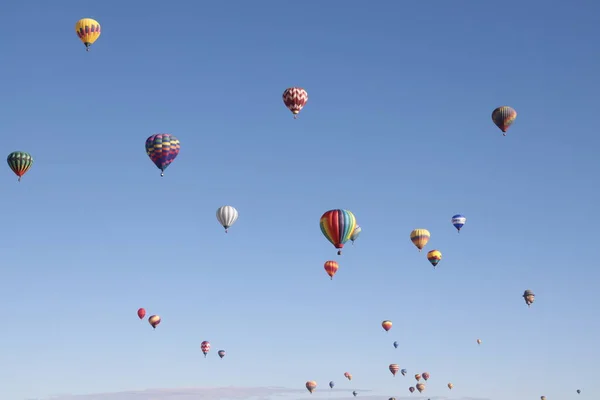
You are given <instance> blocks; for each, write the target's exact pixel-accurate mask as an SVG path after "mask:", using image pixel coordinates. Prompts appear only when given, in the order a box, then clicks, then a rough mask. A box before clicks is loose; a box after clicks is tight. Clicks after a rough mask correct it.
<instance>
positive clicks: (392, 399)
mask: <svg viewBox="0 0 600 400" xmlns="http://www.w3.org/2000/svg"><path fill="white" fill-rule="evenodd" d="M388 400H396V398H395V397H390V398H389V399H388Z"/></svg>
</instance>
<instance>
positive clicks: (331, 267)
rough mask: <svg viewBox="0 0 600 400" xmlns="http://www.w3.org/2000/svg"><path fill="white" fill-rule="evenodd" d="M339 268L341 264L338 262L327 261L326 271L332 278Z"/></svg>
mask: <svg viewBox="0 0 600 400" xmlns="http://www.w3.org/2000/svg"><path fill="white" fill-rule="evenodd" d="M339 268H340V266H339V264H338V263H337V262H335V261H325V272H327V275H329V277H330V278H331V280H333V276H334V275H335V273H336V272H337V270H338V269H339Z"/></svg>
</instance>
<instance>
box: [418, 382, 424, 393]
mask: <svg viewBox="0 0 600 400" xmlns="http://www.w3.org/2000/svg"><path fill="white" fill-rule="evenodd" d="M417 390H418V391H419V393H423V391H424V390H425V384H424V383H417Z"/></svg>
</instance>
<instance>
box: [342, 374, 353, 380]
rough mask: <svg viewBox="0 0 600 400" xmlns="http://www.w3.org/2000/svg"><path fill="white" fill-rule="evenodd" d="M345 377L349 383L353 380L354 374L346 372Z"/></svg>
mask: <svg viewBox="0 0 600 400" xmlns="http://www.w3.org/2000/svg"><path fill="white" fill-rule="evenodd" d="M344 376H345V377H346V378H348V380H349V381H351V380H352V374H351V373H350V372H344Z"/></svg>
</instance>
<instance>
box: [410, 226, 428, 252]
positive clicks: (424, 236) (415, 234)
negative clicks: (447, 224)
mask: <svg viewBox="0 0 600 400" xmlns="http://www.w3.org/2000/svg"><path fill="white" fill-rule="evenodd" d="M430 237H431V234H430V233H429V231H428V230H427V229H415V230H413V231H412V232H411V233H410V240H411V241H412V242H413V244H414V245H415V246H417V249H419V251H421V250H423V247H425V245H426V244H427V242H429V238H430Z"/></svg>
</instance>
